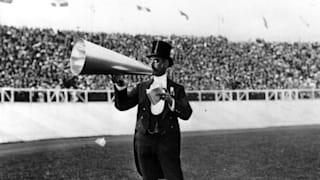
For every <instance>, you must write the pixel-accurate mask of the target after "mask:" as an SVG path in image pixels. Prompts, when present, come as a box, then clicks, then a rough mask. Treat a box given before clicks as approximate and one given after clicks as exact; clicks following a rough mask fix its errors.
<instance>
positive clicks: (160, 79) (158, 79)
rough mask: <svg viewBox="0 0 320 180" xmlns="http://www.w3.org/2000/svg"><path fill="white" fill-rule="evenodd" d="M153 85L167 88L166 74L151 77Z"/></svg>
mask: <svg viewBox="0 0 320 180" xmlns="http://www.w3.org/2000/svg"><path fill="white" fill-rule="evenodd" d="M153 84H155V85H159V86H161V87H163V88H167V73H164V74H163V75H162V76H153Z"/></svg>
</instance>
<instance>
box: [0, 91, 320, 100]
mask: <svg viewBox="0 0 320 180" xmlns="http://www.w3.org/2000/svg"><path fill="white" fill-rule="evenodd" d="M187 95H188V97H189V99H190V100H191V101H251V100H265V101H277V100H300V99H320V89H276V90H210V91H208V90H206V91H187ZM112 98H113V91H112V90H75V89H16V88H0V102H1V103H8V102H9V103H13V102H48V103H59V102H60V103H61V102H64V103H68V102H83V103H87V102H92V101H108V102H111V101H112V100H113V99H112Z"/></svg>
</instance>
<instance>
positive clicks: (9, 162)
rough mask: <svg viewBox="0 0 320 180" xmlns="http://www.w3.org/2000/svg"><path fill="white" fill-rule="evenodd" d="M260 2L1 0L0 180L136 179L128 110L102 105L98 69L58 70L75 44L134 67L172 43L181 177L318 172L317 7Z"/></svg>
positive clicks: (107, 86)
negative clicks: (183, 104) (101, 142)
mask: <svg viewBox="0 0 320 180" xmlns="http://www.w3.org/2000/svg"><path fill="white" fill-rule="evenodd" d="M268 2H269V1H268V0H262V1H261V2H260V3H257V2H252V1H250V0H242V1H237V2H231V1H229V0H227V1H223V2H220V4H219V1H218V0H213V1H202V2H201V3H199V2H198V1H196V0H190V1H189V2H188V3H185V2H184V1H182V0H177V1H175V3H171V1H169V0H164V1H161V2H160V1H158V0H154V1H144V0H140V1H139V0H134V1H131V0H130V1H129V2H128V1H125V0H120V1H117V0H111V1H108V3H109V4H100V3H106V2H103V1H94V0H93V1H92V2H91V1H90V2H88V1H85V0H79V1H76V0H52V1H49V0H48V1H42V0H29V1H18V0H0V62H1V63H0V114H1V118H0V122H1V126H0V179H139V176H138V174H137V173H136V171H135V169H134V166H133V159H131V158H132V154H131V153H132V151H131V149H130V148H132V147H131V143H132V141H131V140H132V133H133V129H134V126H135V120H134V117H135V115H136V109H133V110H130V111H128V112H119V111H117V110H116V109H115V108H114V105H113V84H112V82H111V78H110V76H106V75H80V76H74V75H73V74H72V73H71V71H70V65H69V57H70V54H71V49H72V47H73V45H74V42H75V40H76V39H78V38H84V39H86V40H88V41H91V42H93V43H95V44H98V45H100V46H103V47H105V48H108V49H111V50H113V51H115V52H118V53H121V54H123V55H126V56H128V57H131V58H133V59H136V60H138V61H141V62H143V63H146V64H148V63H149V62H148V59H147V58H146V55H147V54H149V53H150V52H149V50H150V48H151V47H150V46H151V43H150V42H151V41H153V40H165V41H168V42H170V43H171V44H172V45H173V47H174V49H173V51H172V56H173V57H174V63H175V64H174V66H173V67H172V68H171V69H170V71H169V76H170V77H171V78H172V79H173V80H174V81H176V82H178V83H180V84H183V85H184V87H185V88H186V91H187V96H188V98H189V99H190V101H191V105H192V107H193V110H194V113H193V115H192V117H191V119H190V121H187V122H181V123H180V125H181V130H182V131H183V132H184V134H183V144H182V145H183V146H182V148H183V149H182V151H183V154H182V161H183V164H184V167H183V171H184V173H185V175H186V179H200V180H201V179H204V180H206V179H211V178H214V179H319V169H318V168H315V167H318V165H319V162H320V161H319V156H318V152H319V149H320V146H319V143H318V138H317V137H319V126H318V125H319V124H320V122H319V116H320V113H319V111H318V108H317V107H319V105H320V104H319V103H320V101H319V98H320V44H319V40H320V37H318V36H319V33H318V29H319V28H318V27H320V26H319V22H317V21H316V20H315V17H318V16H317V15H318V13H317V12H320V11H317V8H318V6H319V4H318V2H316V1H314V0H310V1H307V2H301V1H299V0H296V1H289V0H282V1H281V2H277V3H270V4H269V3H268ZM232 3H234V4H233V5H230V4H232ZM164 4H166V5H167V4H170V6H166V5H164ZM217 5H220V6H217ZM30 9H31V10H32V12H30ZM34 9H38V10H39V11H35V10H34ZM114 9H116V10H117V11H114ZM14 10H15V11H14ZM17 10H19V11H20V13H16V12H17ZM164 10H167V11H166V12H167V14H166V15H163V16H161V13H160V12H162V11H164ZM298 10H300V11H298ZM244 11H245V12H246V13H243V12H244ZM72 12H73V13H72ZM124 12H126V13H124ZM231 12H232V13H231ZM258 12H259V13H258ZM297 12H300V14H298V13H297ZM39 14H40V15H39ZM207 17H211V18H212V19H211V20H212V22H210V20H204V19H206V18H207ZM77 18H78V19H77ZM103 18H105V19H103ZM75 19H77V20H75ZM168 19H170V20H171V21H170V22H168ZM58 21H59V22H60V23H57V22H58ZM78 21H81V22H78ZM99 22H100V23H99ZM155 22H156V23H155ZM160 22H161V23H160ZM163 22H164V24H163ZM163 26H170V28H163ZM125 78H126V79H127V80H128V82H129V86H130V87H132V86H134V85H135V84H136V83H138V82H140V81H141V80H144V79H146V78H148V76H145V75H144V76H143V75H125ZM279 126H280V128H279ZM292 126H294V127H292ZM253 128H258V129H253ZM261 128H266V129H261ZM230 129H232V130H230ZM213 130H214V131H213ZM97 137H107V146H106V147H104V148H101V147H98V146H97V144H95V143H94V141H95V139H96V138H97ZM194 144H196V145H197V146H196V147H195V146H194ZM198 152H202V153H201V154H199V153H198ZM198 154H199V155H198ZM195 155H197V156H195ZM213 155H214V156H213ZM198 157H199V158H198ZM28 162H30V163H29V164H28ZM128 162H129V163H128ZM203 163H205V165H204V164H203ZM195 166H196V167H195ZM66 167H68V168H66ZM21 169H26V170H25V171H22V170H21Z"/></svg>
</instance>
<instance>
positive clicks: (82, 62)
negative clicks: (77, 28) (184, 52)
mask: <svg viewBox="0 0 320 180" xmlns="http://www.w3.org/2000/svg"><path fill="white" fill-rule="evenodd" d="M70 68H71V72H72V73H73V74H74V75H80V74H115V75H119V74H141V75H151V74H152V72H153V70H152V68H151V67H150V66H148V65H146V64H143V63H142V62H140V61H137V60H135V59H132V58H129V57H127V56H125V55H122V54H120V53H117V52H115V51H112V50H109V49H107V48H104V47H101V46H99V45H96V44H94V43H92V42H89V41H86V40H84V39H79V40H78V41H76V43H75V45H74V46H73V48H72V52H71V58H70Z"/></svg>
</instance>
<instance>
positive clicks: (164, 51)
mask: <svg viewBox="0 0 320 180" xmlns="http://www.w3.org/2000/svg"><path fill="white" fill-rule="evenodd" d="M171 48H172V47H171V45H170V44H169V43H167V42H164V41H153V42H152V50H151V54H150V55H147V57H148V58H151V57H161V58H165V59H168V60H169V67H170V66H172V65H173V59H172V58H171V57H170V51H171Z"/></svg>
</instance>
